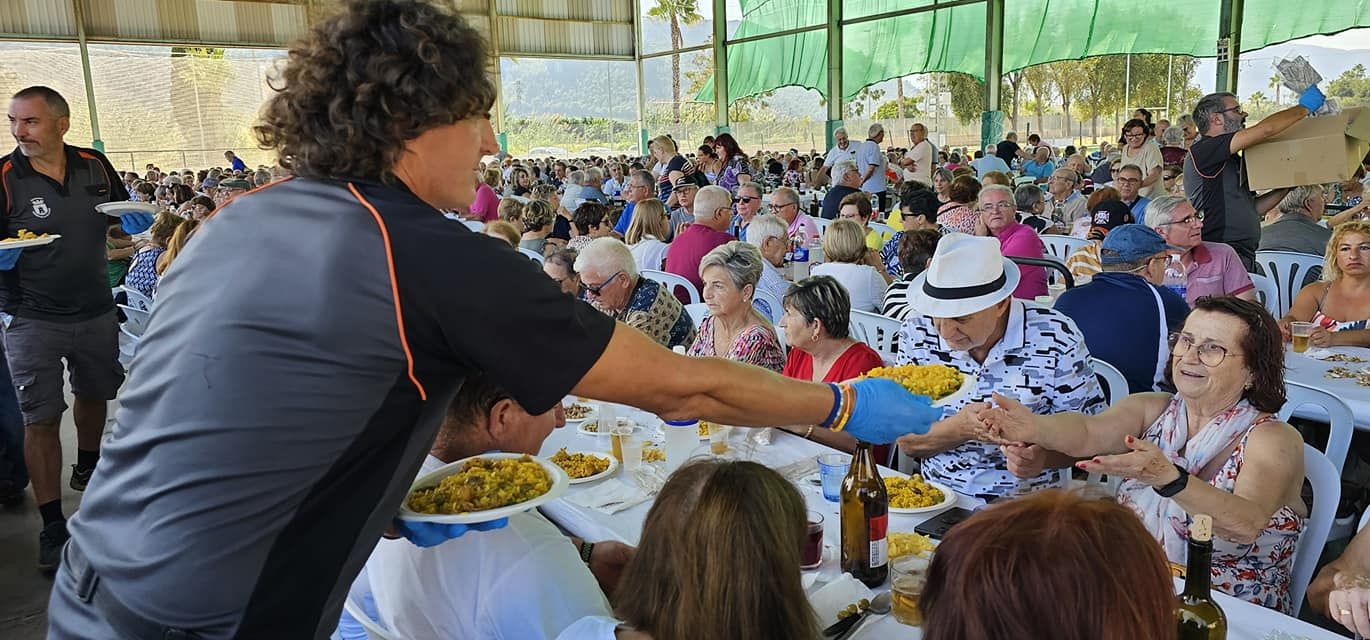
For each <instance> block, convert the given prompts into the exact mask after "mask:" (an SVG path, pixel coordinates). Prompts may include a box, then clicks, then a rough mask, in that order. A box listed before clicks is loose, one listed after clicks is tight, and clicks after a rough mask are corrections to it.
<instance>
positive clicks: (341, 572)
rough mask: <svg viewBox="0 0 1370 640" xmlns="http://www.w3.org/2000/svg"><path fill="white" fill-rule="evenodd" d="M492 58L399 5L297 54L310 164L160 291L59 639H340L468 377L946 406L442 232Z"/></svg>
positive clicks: (916, 426) (253, 200)
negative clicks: (708, 335)
mask: <svg viewBox="0 0 1370 640" xmlns="http://www.w3.org/2000/svg"><path fill="white" fill-rule="evenodd" d="M487 60H488V50H487V48H486V45H485V43H484V41H483V40H482V38H481V36H480V35H479V33H478V32H476V31H475V30H474V29H472V28H471V27H470V26H468V25H467V24H466V23H465V22H464V21H463V20H462V19H461V18H460V17H457V16H455V15H453V14H452V13H450V12H448V11H446V10H444V9H442V8H439V7H436V6H434V5H432V4H429V3H426V2H411V1H404V0H369V1H367V0H353V1H350V2H346V3H344V4H343V6H342V7H341V10H340V11H339V12H338V13H337V14H335V15H333V16H331V17H329V18H327V19H324V20H322V21H320V22H318V23H317V24H316V25H315V26H314V27H313V28H312V29H311V32H310V33H309V34H308V35H306V36H305V38H304V39H303V40H302V41H301V42H298V43H296V44H295V45H294V46H293V47H292V48H291V50H290V54H289V58H288V64H287V65H285V67H284V69H283V70H282V72H281V76H280V87H281V89H280V91H278V92H277V93H275V94H273V95H272V96H271V98H270V99H269V100H268V101H267V103H266V105H265V106H264V107H263V110H262V120H261V122H260V123H259V124H258V125H257V126H256V133H257V136H258V140H259V142H260V143H261V144H262V145H263V146H265V147H270V148H274V149H275V150H276V152H277V156H278V161H279V162H280V163H281V165H282V166H283V167H286V168H288V169H290V170H291V172H292V173H293V175H294V177H293V178H290V179H286V180H280V181H277V182H274V183H272V184H270V185H268V186H265V187H263V188H261V189H258V190H256V191H253V192H251V193H247V194H244V195H242V196H240V197H238V198H235V199H234V200H233V201H232V202H230V203H228V204H227V205H225V206H224V207H222V208H220V209H219V210H217V211H216V212H215V213H214V215H213V217H211V218H210V219H208V220H207V221H206V222H205V224H204V225H203V226H202V227H201V229H200V231H199V232H198V233H197V234H196V236H195V239H194V241H193V242H191V243H190V244H189V245H187V247H186V250H185V252H184V253H182V254H181V256H180V257H179V258H178V259H177V262H176V265H175V267H174V268H173V269H171V270H170V271H169V272H168V273H167V275H166V277H165V278H164V279H163V280H162V281H161V283H160V284H159V285H158V295H157V310H156V313H154V314H153V316H152V318H151V320H150V322H149V324H148V327H147V330H146V331H145V332H144V334H143V336H142V340H141V342H140V343H139V345H138V355H137V357H136V358H135V362H134V364H133V367H132V375H131V376H130V378H129V382H128V385H127V386H126V387H125V389H124V391H123V393H122V394H121V396H120V407H119V412H118V414H117V415H116V416H115V417H116V421H115V422H116V424H115V425H114V427H113V429H112V433H111V436H110V438H109V439H108V440H107V441H106V442H105V447H104V453H103V457H104V459H103V461H102V462H101V463H100V466H99V468H97V469H96V472H95V478H94V480H93V481H92V483H91V491H90V492H89V493H88V494H87V495H86V497H85V499H84V500H83V502H82V505H81V511H80V512H79V513H78V514H77V515H76V517H75V518H73V520H72V522H71V532H72V539H71V542H70V543H69V544H68V545H67V547H66V549H65V550H64V552H63V558H62V568H61V570H60V571H58V575H57V578H56V581H55V584H54V588H53V596H52V601H51V605H50V608H49V616H48V622H49V637H51V638H109V637H121V638H197V639H202V640H217V639H222V638H254V639H255V638H327V637H328V635H329V634H330V633H331V632H332V631H333V629H334V627H335V626H336V625H337V622H338V615H339V612H340V611H341V609H342V602H343V598H344V595H345V594H346V592H347V590H348V587H349V585H350V584H351V583H352V581H353V578H354V577H355V576H356V575H357V573H358V571H359V570H360V569H361V567H362V564H363V563H364V562H365V560H366V558H367V556H368V555H369V554H370V552H371V549H372V548H373V547H374V546H375V544H376V541H377V540H378V539H379V538H380V537H381V535H382V534H383V533H384V532H386V530H387V529H389V528H390V527H391V526H392V522H393V521H394V517H395V515H396V513H397V511H398V507H399V505H400V502H401V501H402V500H403V498H404V496H405V494H406V493H407V490H408V488H409V485H410V483H411V481H412V480H413V479H414V476H415V475H416V473H417V472H418V470H419V466H420V464H421V463H422V462H423V460H424V456H425V453H426V452H427V451H428V450H429V449H430V447H431V445H432V442H433V436H434V434H435V432H436V431H437V429H438V426H439V423H440V422H441V420H442V418H443V415H444V414H445V412H446V410H447V407H448V405H449V403H450V402H451V400H452V398H453V397H454V395H455V394H456V392H457V390H458V388H459V387H460V386H461V384H462V382H463V380H465V379H466V378H468V377H470V376H471V375H473V374H476V373H483V374H484V375H485V377H486V378H487V379H489V380H490V381H491V382H492V383H493V384H495V385H497V386H499V387H501V388H503V389H504V390H506V391H507V392H508V393H509V395H510V396H511V397H512V398H513V399H514V400H515V401H516V402H518V404H519V405H520V406H521V407H523V408H525V409H526V410H527V411H528V412H529V413H531V414H540V413H542V412H545V411H547V410H548V409H550V408H551V407H552V406H553V405H555V404H556V403H558V402H560V401H561V399H562V398H563V397H564V396H565V395H566V394H567V393H569V392H574V393H576V394H578V395H583V396H588V397H592V398H597V399H601V400H607V401H611V402H617V403H622V404H628V405H632V406H636V407H641V408H643V409H645V410H648V411H652V412H654V413H657V414H660V415H662V416H663V417H665V418H667V419H681V418H687V417H696V418H701V419H707V420H711V421H716V422H720V423H723V424H732V425H753V426H768V425H790V424H818V425H822V426H823V427H825V428H834V429H845V430H847V431H848V432H850V433H851V434H852V435H853V436H855V437H858V438H862V439H865V440H869V441H872V442H881V443H883V442H891V441H893V440H894V439H895V438H896V437H898V436H899V435H901V434H903V433H908V432H912V431H923V430H926V429H927V425H928V424H929V423H930V422H931V421H932V420H933V419H935V418H937V417H940V415H941V413H940V411H935V410H933V409H931V408H930V407H929V406H928V399H927V398H926V397H921V398H920V397H916V396H913V395H911V394H910V393H908V392H907V391H905V390H904V389H903V388H902V387H900V386H899V385H898V384H896V383H895V382H893V381H891V380H862V381H859V382H855V383H853V384H851V385H849V386H840V385H825V384H815V383H811V382H800V381H798V380H793V379H787V378H783V377H781V376H780V375H778V374H775V373H772V372H769V371H765V370H762V369H759V368H756V367H751V366H747V365H744V364H739V363H735V362H732V361H729V360H724V359H718V358H687V357H682V356H677V355H675V354H673V353H671V352H670V351H669V350H667V349H666V348H665V347H662V346H660V345H658V344H657V343H656V342H654V341H652V340H651V339H650V338H648V337H647V336H646V335H644V334H643V333H641V332H639V331H637V330H635V329H631V328H629V327H627V326H625V325H622V324H616V323H615V322H614V321H613V320H612V319H611V318H609V317H608V316H605V315H604V314H602V313H599V312H598V311H596V310H595V309H594V308H593V307H591V306H590V305H588V304H585V303H584V302H581V301H578V300H576V299H574V298H572V297H570V296H567V295H565V294H563V293H562V292H561V289H560V288H559V287H558V286H557V285H556V283H555V282H553V281H552V280H551V279H549V278H548V277H547V276H546V275H544V274H543V273H542V271H541V269H540V268H539V267H538V266H537V265H536V264H535V263H534V262H532V261H530V260H528V259H527V258H526V257H524V256H522V255H521V254H519V253H517V252H515V251H510V250H509V247H508V245H506V244H503V243H502V242H501V241H498V240H495V239H494V238H490V237H487V236H484V235H482V234H478V233H473V232H471V231H470V230H468V229H467V228H466V226H465V225H460V224H453V223H452V222H451V221H450V220H447V219H446V218H445V217H443V215H442V213H441V210H444V209H447V210H452V209H464V208H466V207H468V206H469V205H470V204H471V202H472V201H473V200H474V199H475V194H476V186H477V185H476V168H477V167H478V166H479V164H480V161H481V158H482V157H483V156H487V155H493V154H495V153H497V152H498V151H499V146H498V145H497V144H496V142H495V135H494V131H492V129H491V126H490V119H489V110H490V108H491V107H492V106H493V104H494V101H495V92H496V88H495V86H494V85H493V84H492V83H491V81H490V79H489V78H488V77H487V76H486V75H485V71H484V70H485V63H486V61H487ZM397 69H402V70H404V72H403V73H397V72H396V70H397ZM339 105H345V107H339ZM359 149H363V150H366V151H367V152H366V153H359V152H358V150H359ZM502 524H503V523H500V522H490V523H484V524H483V525H481V526H482V527H486V528H489V527H496V526H502ZM401 525H403V526H399V527H397V528H398V529H399V530H400V532H401V533H402V534H404V535H405V536H406V537H408V538H409V539H410V540H411V541H414V542H416V543H418V544H420V545H432V544H438V543H441V542H443V541H444V540H446V539H448V538H452V537H456V536H458V535H461V534H463V533H465V532H466V527H465V526H463V525H451V524H416V523H404V522H401ZM473 535H483V534H479V533H476V534H473ZM461 542H462V541H460V540H458V541H454V542H451V543H449V544H461Z"/></svg>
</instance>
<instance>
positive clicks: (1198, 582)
mask: <svg viewBox="0 0 1370 640" xmlns="http://www.w3.org/2000/svg"><path fill="white" fill-rule="evenodd" d="M1212 562H1213V518H1212V516H1207V515H1203V514H1197V515H1195V516H1194V521H1193V522H1192V523H1190V525H1189V558H1188V560H1187V561H1186V568H1185V578H1184V592H1182V593H1181V594H1180V608H1179V609H1178V610H1177V611H1176V616H1177V617H1178V622H1179V625H1180V640H1224V639H1225V638H1227V616H1226V615H1223V610H1222V609H1220V608H1219V607H1218V603H1217V602H1216V601H1214V600H1213V596H1212V594H1210V593H1209V583H1210V582H1211V581H1212V575H1213V574H1211V573H1210V572H1209V567H1210V565H1211V564H1212Z"/></svg>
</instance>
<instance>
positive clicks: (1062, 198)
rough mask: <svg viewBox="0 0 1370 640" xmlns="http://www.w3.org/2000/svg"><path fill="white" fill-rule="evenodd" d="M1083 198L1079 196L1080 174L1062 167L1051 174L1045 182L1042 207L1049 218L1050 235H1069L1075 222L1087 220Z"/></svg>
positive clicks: (1087, 215)
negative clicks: (1082, 219)
mask: <svg viewBox="0 0 1370 640" xmlns="http://www.w3.org/2000/svg"><path fill="white" fill-rule="evenodd" d="M1086 200H1087V198H1085V197H1084V196H1083V195H1081V194H1080V174H1078V173H1076V172H1075V171H1074V170H1073V169H1067V168H1065V167H1062V168H1060V169H1057V170H1055V171H1053V172H1052V173H1051V179H1050V180H1048V181H1047V193H1046V202H1045V203H1043V206H1044V207H1045V209H1046V212H1047V214H1048V215H1049V217H1050V218H1051V223H1052V227H1054V229H1053V230H1052V231H1051V232H1052V233H1070V232H1071V231H1072V230H1073V229H1072V227H1073V226H1074V224H1075V221H1076V220H1079V219H1081V218H1088V217H1089V213H1090V212H1089V211H1088V210H1087V209H1086V207H1085V201H1086Z"/></svg>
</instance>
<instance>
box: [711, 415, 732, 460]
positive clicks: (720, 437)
mask: <svg viewBox="0 0 1370 640" xmlns="http://www.w3.org/2000/svg"><path fill="white" fill-rule="evenodd" d="M732 430H733V428H732V427H726V426H723V425H721V424H714V423H710V424H709V452H710V453H712V454H714V455H716V456H721V455H723V454H725V453H727V452H728V434H729V433H730V432H731V431H732Z"/></svg>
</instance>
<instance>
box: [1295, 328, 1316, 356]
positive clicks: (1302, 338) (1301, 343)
mask: <svg viewBox="0 0 1370 640" xmlns="http://www.w3.org/2000/svg"><path fill="white" fill-rule="evenodd" d="M1317 326H1318V325H1316V324H1313V323H1311V322H1291V323H1289V333H1290V335H1291V336H1292V337H1293V341H1294V353H1303V352H1305V351H1307V350H1308V337H1309V336H1311V335H1313V330H1314V329H1316V328H1317Z"/></svg>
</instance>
